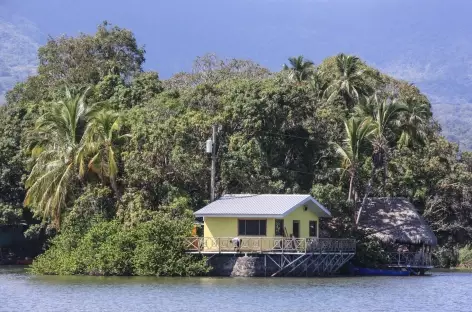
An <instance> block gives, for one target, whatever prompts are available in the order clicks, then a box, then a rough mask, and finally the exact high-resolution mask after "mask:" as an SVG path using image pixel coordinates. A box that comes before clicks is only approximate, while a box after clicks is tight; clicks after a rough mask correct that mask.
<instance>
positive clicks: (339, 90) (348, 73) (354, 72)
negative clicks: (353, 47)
mask: <svg viewBox="0 0 472 312" xmlns="http://www.w3.org/2000/svg"><path fill="white" fill-rule="evenodd" d="M365 76H366V69H365V68H363V66H362V62H361V60H360V59H359V58H358V57H356V56H352V55H345V54H342V53H341V54H339V55H338V56H336V71H335V78H334V79H333V80H332V81H331V83H330V84H329V86H328V88H327V89H326V91H325V96H326V97H328V102H333V101H334V100H335V99H336V98H337V97H338V96H341V97H342V98H343V99H344V101H345V103H346V106H347V107H348V108H353V107H354V105H355V103H356V102H358V101H359V99H360V97H361V96H368V95H370V94H372V92H373V89H372V87H371V86H369V84H368V83H367V81H366V77H365Z"/></svg>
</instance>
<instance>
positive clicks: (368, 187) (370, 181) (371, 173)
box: [356, 165, 375, 225]
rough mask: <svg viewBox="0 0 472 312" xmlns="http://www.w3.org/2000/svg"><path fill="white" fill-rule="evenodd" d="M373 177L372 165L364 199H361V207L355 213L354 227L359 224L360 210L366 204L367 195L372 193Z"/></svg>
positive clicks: (373, 168) (373, 166) (373, 167)
mask: <svg viewBox="0 0 472 312" xmlns="http://www.w3.org/2000/svg"><path fill="white" fill-rule="evenodd" d="M374 175H375V165H372V171H371V172H370V179H369V182H368V183H367V186H366V188H365V194H364V198H363V199H362V204H361V207H360V208H359V212H358V213H357V219H356V225H358V224H359V220H360V218H361V213H362V210H363V208H364V207H365V205H366V204H367V197H369V194H370V193H371V192H372V183H373V181H374Z"/></svg>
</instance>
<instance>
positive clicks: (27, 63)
mask: <svg viewBox="0 0 472 312" xmlns="http://www.w3.org/2000/svg"><path fill="white" fill-rule="evenodd" d="M7 14H8V11H7V10H5V9H2V7H1V6H0V42H1V44H0V104H1V103H2V102H3V100H4V95H5V92H6V91H7V90H9V89H11V88H12V87H13V86H14V85H15V83H16V82H18V81H21V80H24V79H25V78H26V77H28V76H29V75H32V74H34V73H35V71H36V63H37V61H36V52H37V49H38V47H39V41H40V39H41V33H40V31H39V29H38V28H37V27H35V26H34V24H32V23H31V22H30V21H28V20H26V19H24V18H20V17H17V16H15V15H10V16H8V15H7Z"/></svg>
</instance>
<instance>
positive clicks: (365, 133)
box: [334, 118, 374, 201]
mask: <svg viewBox="0 0 472 312" xmlns="http://www.w3.org/2000/svg"><path fill="white" fill-rule="evenodd" d="M344 126H345V131H346V132H345V139H344V142H343V144H342V145H339V144H337V143H335V144H334V146H335V148H336V153H337V154H338V155H339V156H341V169H342V170H343V171H344V172H347V173H348V174H349V178H350V180H349V193H348V201H351V200H352V197H353V196H356V194H357V192H356V190H355V180H356V177H357V172H358V170H359V167H360V165H361V162H362V155H364V154H365V153H366V150H367V149H368V146H367V145H366V142H368V140H369V139H370V138H371V136H372V134H373V131H374V127H373V124H372V120H371V118H363V119H361V118H351V119H349V120H348V121H346V122H345V123H344Z"/></svg>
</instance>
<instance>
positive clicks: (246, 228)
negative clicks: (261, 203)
mask: <svg viewBox="0 0 472 312" xmlns="http://www.w3.org/2000/svg"><path fill="white" fill-rule="evenodd" d="M266 233H267V220H238V235H266Z"/></svg>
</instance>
